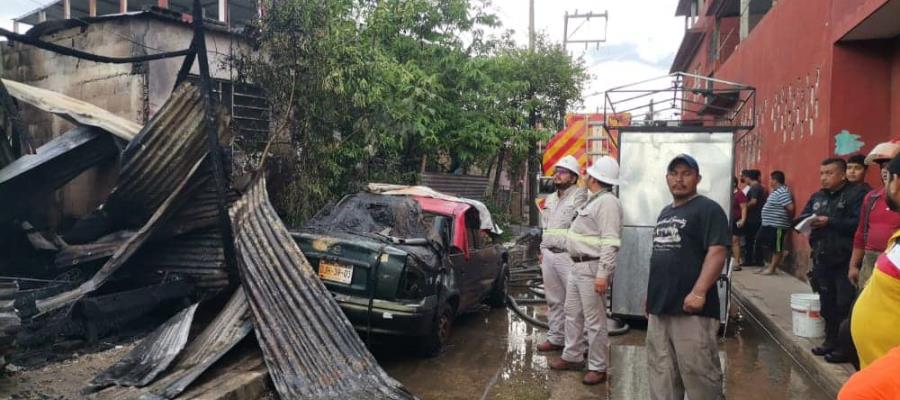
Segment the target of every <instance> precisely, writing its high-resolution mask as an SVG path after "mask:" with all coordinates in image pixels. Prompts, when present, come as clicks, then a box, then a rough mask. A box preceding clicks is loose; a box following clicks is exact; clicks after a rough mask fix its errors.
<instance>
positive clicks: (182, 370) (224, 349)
mask: <svg viewBox="0 0 900 400" xmlns="http://www.w3.org/2000/svg"><path fill="white" fill-rule="evenodd" d="M252 329H253V325H252V323H251V320H250V303H248V302H247V296H246V294H245V292H244V290H243V288H241V287H238V288H237V290H235V292H234V293H233V294H232V295H231V298H230V299H229V300H228V303H227V304H226V305H225V307H224V308H223V309H222V312H221V313H219V315H217V316H216V318H215V319H214V320H213V321H212V322H211V323H210V324H209V325H207V326H206V328H205V329H204V330H203V332H201V333H200V334H199V335H197V337H195V338H194V339H193V340H191V342H190V343H188V345H187V347H185V349H184V351H182V353H181V354H180V355H179V356H178V358H177V359H176V362H175V365H173V366H172V367H171V368H170V369H169V370H168V371H166V373H165V374H163V375H162V376H161V377H160V378H159V379H157V380H156V381H155V382H153V383H151V384H150V385H148V386H145V387H143V388H141V389H135V388H123V387H117V388H109V389H106V390H103V391H101V392H99V393H97V395H96V396H95V398H100V399H116V400H121V399H140V398H144V399H146V398H164V399H171V398H175V397H177V396H178V395H180V394H181V393H182V392H183V391H184V390H185V389H186V388H187V387H188V386H189V385H190V384H191V383H193V382H194V381H195V380H196V379H197V378H198V377H199V376H200V375H201V374H203V372H205V371H206V370H207V369H209V367H211V366H212V365H213V364H215V363H216V362H217V361H218V360H219V359H221V358H222V356H224V355H225V354H226V353H228V352H229V351H230V350H231V349H232V348H234V346H235V345H237V344H238V343H239V342H240V341H241V340H243V339H244V337H246V336H247V334H248V333H250V331H251V330H252Z"/></svg>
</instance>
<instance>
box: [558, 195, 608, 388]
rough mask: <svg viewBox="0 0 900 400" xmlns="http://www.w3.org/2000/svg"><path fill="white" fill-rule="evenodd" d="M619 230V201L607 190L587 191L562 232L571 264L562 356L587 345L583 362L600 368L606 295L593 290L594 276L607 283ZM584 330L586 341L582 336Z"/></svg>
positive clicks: (604, 354) (576, 357) (575, 357)
mask: <svg viewBox="0 0 900 400" xmlns="http://www.w3.org/2000/svg"><path fill="white" fill-rule="evenodd" d="M621 235H622V205H621V203H619V199H618V198H617V197H616V196H615V195H613V194H612V193H611V192H610V191H608V190H602V191H600V192H597V193H594V194H591V195H590V198H589V199H588V202H587V204H585V206H584V207H583V208H581V209H579V210H578V213H577V216H576V217H575V221H573V222H572V227H570V228H569V231H568V233H567V234H566V249H567V250H568V251H569V254H570V255H571V257H572V259H573V261H574V265H573V267H572V272H571V274H570V276H569V284H568V286H567V288H566V306H565V309H566V347H565V349H564V350H563V354H562V358H563V359H564V360H566V361H569V362H581V361H582V359H583V358H584V352H585V347H586V346H587V350H588V360H587V361H588V362H587V367H588V369H589V370H591V371H600V372H605V371H606V368H607V360H608V359H609V354H608V353H609V336H608V332H607V329H606V295H605V294H604V295H599V294H597V292H596V291H595V290H594V281H595V280H596V278H598V277H603V278H607V279H608V282H609V285H610V286H612V275H613V272H614V271H615V268H616V255H617V254H618V252H619V246H620V245H621ZM584 331H586V332H587V339H588V341H587V343H585V342H584V341H583V340H582V337H583V336H582V332H584Z"/></svg>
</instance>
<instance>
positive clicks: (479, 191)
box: [419, 173, 488, 200]
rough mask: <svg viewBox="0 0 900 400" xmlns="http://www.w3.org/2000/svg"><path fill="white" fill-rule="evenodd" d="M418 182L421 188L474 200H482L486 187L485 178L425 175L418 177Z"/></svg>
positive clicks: (486, 180)
mask: <svg viewBox="0 0 900 400" xmlns="http://www.w3.org/2000/svg"><path fill="white" fill-rule="evenodd" d="M419 180H420V184H421V185H422V186H428V187H430V188H432V189H434V190H437V191H438V192H441V193H446V194H452V195H454V196H459V197H465V198H467V199H474V200H482V199H483V198H484V192H485V190H486V189H487V185H488V178H487V177H486V176H472V175H448V174H433V173H425V174H421V175H419Z"/></svg>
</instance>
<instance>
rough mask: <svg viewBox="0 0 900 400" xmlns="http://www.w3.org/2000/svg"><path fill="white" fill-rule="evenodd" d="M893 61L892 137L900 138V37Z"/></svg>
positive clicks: (895, 43) (895, 42)
mask: <svg viewBox="0 0 900 400" xmlns="http://www.w3.org/2000/svg"><path fill="white" fill-rule="evenodd" d="M893 48H894V58H893V60H892V61H891V110H890V113H891V137H893V138H900V39H897V40H895V41H894V47H893Z"/></svg>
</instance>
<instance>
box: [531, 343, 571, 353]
mask: <svg viewBox="0 0 900 400" xmlns="http://www.w3.org/2000/svg"><path fill="white" fill-rule="evenodd" d="M565 347H566V346H563V345H561V344H553V343H551V342H550V341H549V340H545V341H544V342H543V343H541V344H539V345H537V350H538V351H539V352H542V353H546V352H548V351H562V349H563V348H565Z"/></svg>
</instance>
